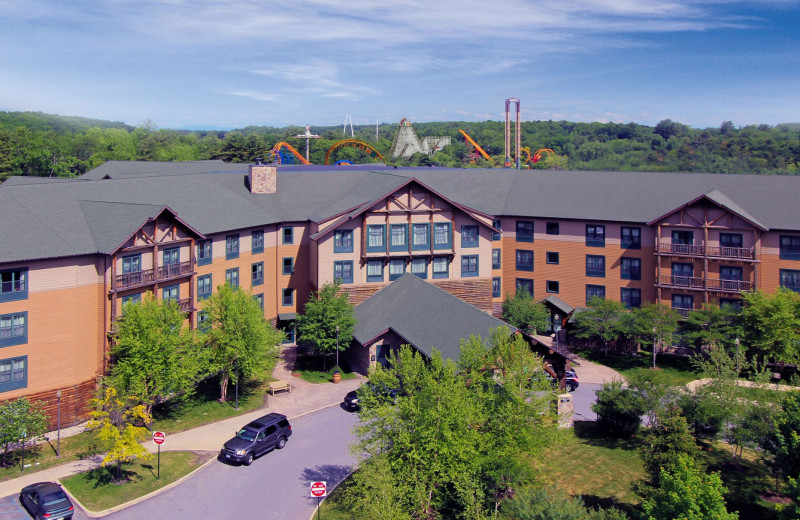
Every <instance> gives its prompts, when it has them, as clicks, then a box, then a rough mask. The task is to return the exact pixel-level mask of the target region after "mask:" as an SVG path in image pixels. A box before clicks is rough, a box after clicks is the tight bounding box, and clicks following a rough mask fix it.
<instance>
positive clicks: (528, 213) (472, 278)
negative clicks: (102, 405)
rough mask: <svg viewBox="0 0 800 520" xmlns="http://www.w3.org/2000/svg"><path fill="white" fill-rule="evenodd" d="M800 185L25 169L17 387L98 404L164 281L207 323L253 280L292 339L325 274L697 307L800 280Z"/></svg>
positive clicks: (65, 418)
mask: <svg viewBox="0 0 800 520" xmlns="http://www.w3.org/2000/svg"><path fill="white" fill-rule="evenodd" d="M798 201H800V177H791V176H748V175H719V174H679V173H637V172H572V171H549V170H521V171H520V170H508V169H505V170H501V169H488V170H483V169H466V170H460V169H459V170H456V169H437V168H406V169H403V168H393V167H387V166H383V165H360V166H343V167H324V166H305V167H299V166H280V165H279V166H277V168H276V167H275V166H268V165H261V164H256V165H245V164H232V163H223V162H220V161H197V162H186V163H158V162H120V161H112V162H108V163H106V164H104V165H102V166H100V167H98V168H96V169H94V170H92V171H90V172H88V173H86V174H85V175H83V176H82V177H80V178H77V179H43V178H26V177H12V178H10V179H8V180H6V181H5V182H4V183H2V184H0V401H5V400H9V399H14V398H17V397H20V396H29V397H31V398H32V399H36V400H41V401H43V402H44V403H45V405H46V408H47V410H48V411H49V412H52V413H51V416H52V417H55V406H56V393H57V392H59V391H60V392H61V396H62V397H61V406H62V408H61V413H62V422H63V423H64V424H73V423H76V422H80V421H81V420H83V419H84V418H85V417H86V413H87V409H88V402H89V399H90V398H91V397H93V394H94V391H95V389H96V387H97V383H98V380H99V378H100V377H101V376H103V375H104V374H105V373H106V372H107V370H108V368H109V367H108V362H109V349H110V344H109V341H110V337H109V332H110V330H111V328H112V324H113V322H114V320H115V319H117V318H118V317H119V316H121V314H122V312H123V309H124V307H125V305H127V304H129V303H133V302H136V301H139V300H141V298H142V296H143V295H144V294H145V293H152V294H155V295H156V296H157V297H158V298H159V299H170V300H176V301H177V302H178V304H179V305H180V307H181V309H183V310H184V311H185V312H186V314H187V319H188V323H189V326H191V327H197V326H199V325H201V324H202V322H203V319H204V314H203V312H202V302H203V300H204V299H206V298H208V296H209V295H210V294H211V293H212V292H213V291H214V290H215V288H216V287H217V286H219V285H221V284H223V283H226V282H227V283H230V284H233V285H238V286H241V287H242V288H243V289H245V290H247V291H249V292H251V293H252V294H253V296H254V298H256V299H257V300H258V301H259V303H260V304H261V305H262V307H263V309H264V316H265V318H266V319H268V320H270V321H272V322H273V323H274V324H275V325H276V326H277V327H279V328H282V329H284V330H285V331H287V333H288V335H289V337H290V338H291V335H292V331H293V322H294V320H295V318H296V316H297V313H300V312H302V310H303V304H304V302H305V301H307V299H308V297H309V295H310V294H311V292H312V291H314V290H316V289H317V288H319V287H320V286H321V285H322V284H324V283H326V282H332V281H334V280H339V281H340V282H341V283H342V288H343V289H346V290H347V291H348V293H349V296H350V299H351V301H352V302H353V303H354V304H358V303H360V302H362V301H364V300H365V299H366V298H368V297H369V296H371V295H372V294H374V293H376V292H377V291H379V290H380V289H382V288H383V287H385V286H386V285H388V284H390V283H391V282H392V281H393V280H395V279H397V278H398V277H400V276H401V275H403V274H404V273H411V274H414V275H416V276H418V277H419V278H422V279H425V280H426V281H427V282H429V283H431V284H434V285H436V286H438V287H440V288H442V289H444V290H446V291H447V292H449V293H450V294H452V295H454V296H457V297H458V298H460V299H462V300H464V301H466V302H467V303H470V304H472V305H473V306H475V307H477V308H479V309H481V310H483V311H485V312H487V313H490V314H493V315H495V316H499V314H500V308H501V305H502V301H503V298H504V297H505V295H506V294H508V293H513V292H514V291H516V290H517V289H518V288H522V289H525V290H528V291H530V292H531V293H532V294H533V295H534V297H535V298H536V299H537V300H542V299H544V298H546V297H548V296H557V297H558V298H559V299H561V300H563V302H566V303H567V304H568V305H569V306H572V307H581V306H585V305H586V302H587V300H588V299H590V298H591V297H593V296H600V297H604V298H609V299H614V300H618V301H621V302H623V303H625V304H626V305H627V306H629V307H634V306H638V305H641V304H642V303H646V302H662V303H665V304H668V305H671V306H672V307H673V308H675V309H677V310H678V311H679V312H681V313H683V314H685V313H687V312H688V311H689V310H691V309H698V308H701V307H702V306H703V305H721V304H731V305H738V304H739V302H740V301H741V300H740V298H741V293H742V292H745V291H751V290H755V289H761V290H764V291H767V292H773V291H775V290H776V289H777V288H778V287H781V286H782V287H787V288H790V289H793V290H800V211H798V210H797V205H798ZM427 319H430V320H437V316H436V315H431V316H429V317H428V318H427ZM441 326H442V327H447V326H448V324H447V323H441ZM373 359H374V358H373Z"/></svg>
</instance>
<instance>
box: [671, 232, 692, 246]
mask: <svg viewBox="0 0 800 520" xmlns="http://www.w3.org/2000/svg"><path fill="white" fill-rule="evenodd" d="M672 243H673V244H679V245H692V244H694V232H692V231H673V232H672Z"/></svg>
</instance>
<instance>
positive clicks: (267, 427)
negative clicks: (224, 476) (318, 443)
mask: <svg viewBox="0 0 800 520" xmlns="http://www.w3.org/2000/svg"><path fill="white" fill-rule="evenodd" d="M291 436H292V426H291V425H290V424H289V420H288V419H287V418H286V416H285V415H283V414H280V413H270V414H267V415H265V416H264V417H260V418H258V419H256V420H255V421H252V422H250V423H248V424H246V425H245V426H244V427H243V428H242V429H241V430H239V431H238V432H236V436H235V437H234V438H232V439H230V440H229V441H228V442H226V443H225V444H224V445H223V446H222V451H221V452H220V456H221V457H223V458H224V459H225V460H229V461H234V462H240V463H242V464H244V465H245V466H249V465H250V464H252V463H253V459H255V458H256V457H260V456H261V455H263V454H264V453H266V452H268V451H270V450H272V449H274V448H278V449H282V448H283V447H284V446H286V441H287V440H289V437H291Z"/></svg>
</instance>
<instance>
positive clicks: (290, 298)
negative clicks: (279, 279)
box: [281, 287, 294, 307]
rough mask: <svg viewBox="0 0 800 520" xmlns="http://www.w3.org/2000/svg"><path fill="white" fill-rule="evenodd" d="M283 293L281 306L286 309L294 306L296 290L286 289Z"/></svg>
mask: <svg viewBox="0 0 800 520" xmlns="http://www.w3.org/2000/svg"><path fill="white" fill-rule="evenodd" d="M281 293H282V294H281V305H283V306H284V307H288V306H290V305H294V289H292V288H290V287H286V288H285V289H283V291H281Z"/></svg>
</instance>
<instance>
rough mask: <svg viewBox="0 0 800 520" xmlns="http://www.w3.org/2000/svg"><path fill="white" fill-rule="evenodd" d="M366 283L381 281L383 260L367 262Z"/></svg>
mask: <svg viewBox="0 0 800 520" xmlns="http://www.w3.org/2000/svg"><path fill="white" fill-rule="evenodd" d="M367 281H368V282H382V281H383V260H367Z"/></svg>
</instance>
